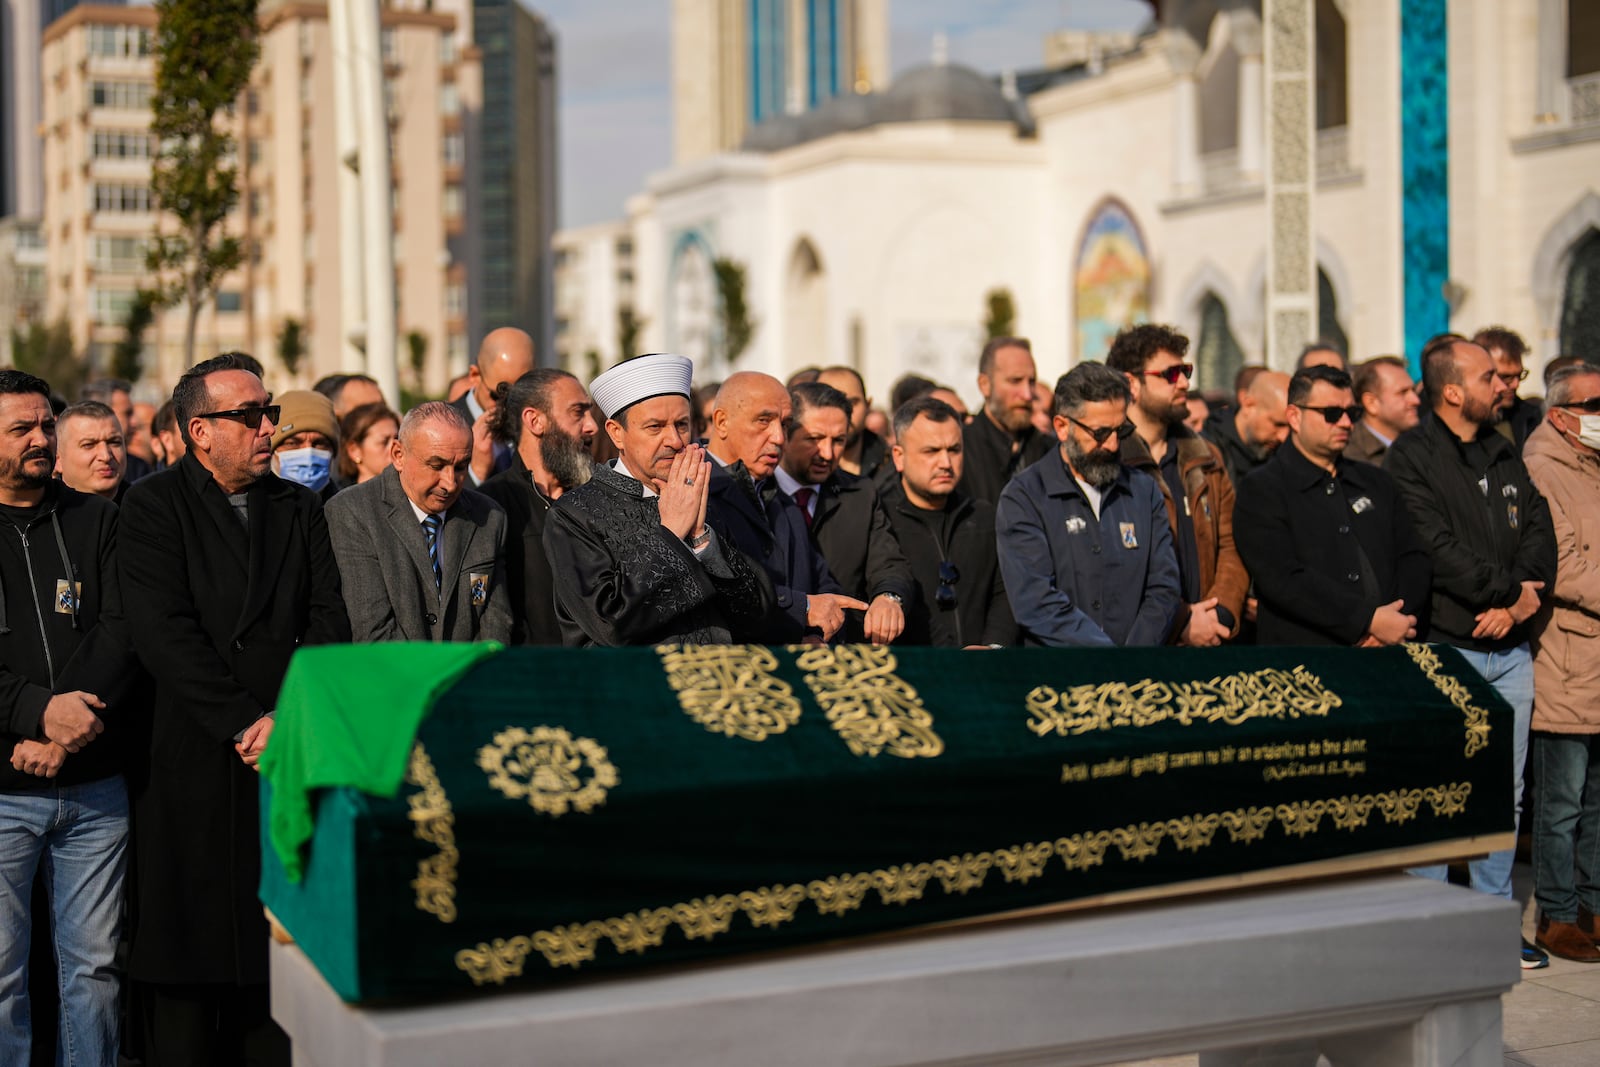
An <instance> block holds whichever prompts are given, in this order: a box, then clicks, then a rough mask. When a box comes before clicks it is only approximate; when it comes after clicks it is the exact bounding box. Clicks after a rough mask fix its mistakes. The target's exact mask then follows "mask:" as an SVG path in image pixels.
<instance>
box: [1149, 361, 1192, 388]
mask: <svg viewBox="0 0 1600 1067" xmlns="http://www.w3.org/2000/svg"><path fill="white" fill-rule="evenodd" d="M1144 373H1145V377H1147V378H1165V379H1166V380H1167V384H1168V385H1177V384H1178V379H1179V378H1187V379H1189V380H1190V381H1191V382H1192V381H1194V364H1193V363H1174V364H1173V365H1172V366H1170V367H1164V368H1162V369H1161V370H1147V371H1145V372H1144Z"/></svg>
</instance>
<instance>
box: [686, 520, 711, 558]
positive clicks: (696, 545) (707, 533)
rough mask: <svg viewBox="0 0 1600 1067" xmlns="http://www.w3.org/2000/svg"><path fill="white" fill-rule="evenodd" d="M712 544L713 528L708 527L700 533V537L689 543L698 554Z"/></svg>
mask: <svg viewBox="0 0 1600 1067" xmlns="http://www.w3.org/2000/svg"><path fill="white" fill-rule="evenodd" d="M710 543H711V527H709V526H707V527H706V528H705V529H704V530H702V531H701V532H700V536H699V537H696V538H693V539H691V540H690V541H689V547H690V548H692V549H694V550H695V551H696V552H698V551H699V550H700V549H702V548H704V547H706V546H707V545H709V544H710Z"/></svg>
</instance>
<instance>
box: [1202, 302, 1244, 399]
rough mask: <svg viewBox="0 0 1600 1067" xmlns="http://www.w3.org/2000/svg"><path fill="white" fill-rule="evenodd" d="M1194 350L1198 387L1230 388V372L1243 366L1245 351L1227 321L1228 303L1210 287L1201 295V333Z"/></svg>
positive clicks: (1231, 385) (1237, 370)
mask: <svg viewBox="0 0 1600 1067" xmlns="http://www.w3.org/2000/svg"><path fill="white" fill-rule="evenodd" d="M1193 354H1194V364H1195V372H1196V375H1197V376H1198V379H1199V381H1198V384H1199V387H1200V388H1201V389H1220V390H1224V391H1228V390H1232V388H1233V376H1234V375H1236V374H1238V373H1239V368H1240V367H1242V366H1244V351H1243V350H1242V349H1241V348H1240V347H1239V342H1238V341H1237V340H1236V339H1235V338H1234V336H1233V327H1232V326H1231V325H1230V324H1229V323H1228V305H1226V304H1224V303H1223V302H1222V298H1221V297H1219V296H1217V294H1216V293H1213V292H1210V291H1209V290H1208V291H1207V292H1206V295H1205V296H1203V297H1201V298H1200V336H1199V337H1197V338H1196V339H1195V344H1194V353H1193Z"/></svg>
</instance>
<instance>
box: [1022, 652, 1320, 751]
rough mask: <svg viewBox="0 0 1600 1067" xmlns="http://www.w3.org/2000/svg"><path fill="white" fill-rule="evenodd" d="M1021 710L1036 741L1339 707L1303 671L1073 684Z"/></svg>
mask: <svg viewBox="0 0 1600 1067" xmlns="http://www.w3.org/2000/svg"><path fill="white" fill-rule="evenodd" d="M1026 703H1027V709H1028V729H1029V730H1031V731H1032V732H1033V733H1035V734H1037V735H1038V736H1040V737H1044V736H1045V735H1047V734H1050V733H1055V734H1059V735H1062V736H1066V735H1069V734H1072V735H1076V734H1084V733H1089V732H1090V731H1092V730H1111V729H1115V728H1117V727H1121V726H1132V727H1136V728H1137V727H1143V726H1155V725H1157V724H1159V723H1164V722H1176V723H1178V724H1179V725H1181V726H1191V725H1193V724H1195V723H1200V722H1208V723H1209V722H1222V723H1226V724H1228V725H1229V726H1238V725H1239V724H1240V723H1243V722H1246V721H1247V720H1250V719H1298V718H1301V717H1303V716H1318V717H1326V716H1327V714H1328V713H1329V712H1330V711H1332V710H1333V709H1334V708H1338V707H1342V706H1343V705H1344V701H1343V700H1341V699H1340V698H1339V695H1338V694H1337V693H1335V692H1333V691H1332V690H1330V689H1328V688H1327V687H1326V686H1324V685H1323V684H1322V680H1321V679H1320V678H1318V677H1317V676H1316V675H1315V674H1312V673H1311V672H1310V671H1309V670H1307V669H1306V668H1305V667H1304V666H1297V667H1295V668H1294V669H1293V670H1288V671H1284V670H1278V669H1276V668H1273V669H1268V670H1261V671H1248V672H1245V673H1242V674H1227V675H1223V676H1221V677H1219V678H1212V679H1211V680H1210V681H1204V682H1201V681H1195V682H1158V681H1153V680H1151V679H1149V678H1146V679H1145V680H1143V681H1140V682H1132V683H1129V682H1101V683H1099V684H1091V685H1074V686H1068V687H1067V688H1066V690H1065V691H1059V692H1058V691H1057V690H1055V689H1052V688H1051V687H1050V686H1047V685H1041V686H1037V687H1036V688H1034V690H1033V691H1032V692H1030V693H1029V694H1028V696H1027V701H1026Z"/></svg>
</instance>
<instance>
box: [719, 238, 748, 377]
mask: <svg viewBox="0 0 1600 1067" xmlns="http://www.w3.org/2000/svg"><path fill="white" fill-rule="evenodd" d="M711 269H712V270H713V271H715V272H716V275H717V317H718V320H719V321H720V324H721V326H722V355H723V358H724V359H726V360H727V361H728V366H730V367H731V366H733V365H734V363H736V362H738V359H739V357H740V356H742V355H744V350H745V349H747V348H749V347H750V342H751V341H752V340H754V339H755V336H756V326H757V325H759V324H758V323H757V322H756V321H755V320H754V319H752V318H751V317H750V305H749V303H748V302H747V301H746V300H745V292H744V290H745V269H744V264H743V263H740V262H738V261H736V260H732V259H717V260H714V261H713V262H712V264H711Z"/></svg>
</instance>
